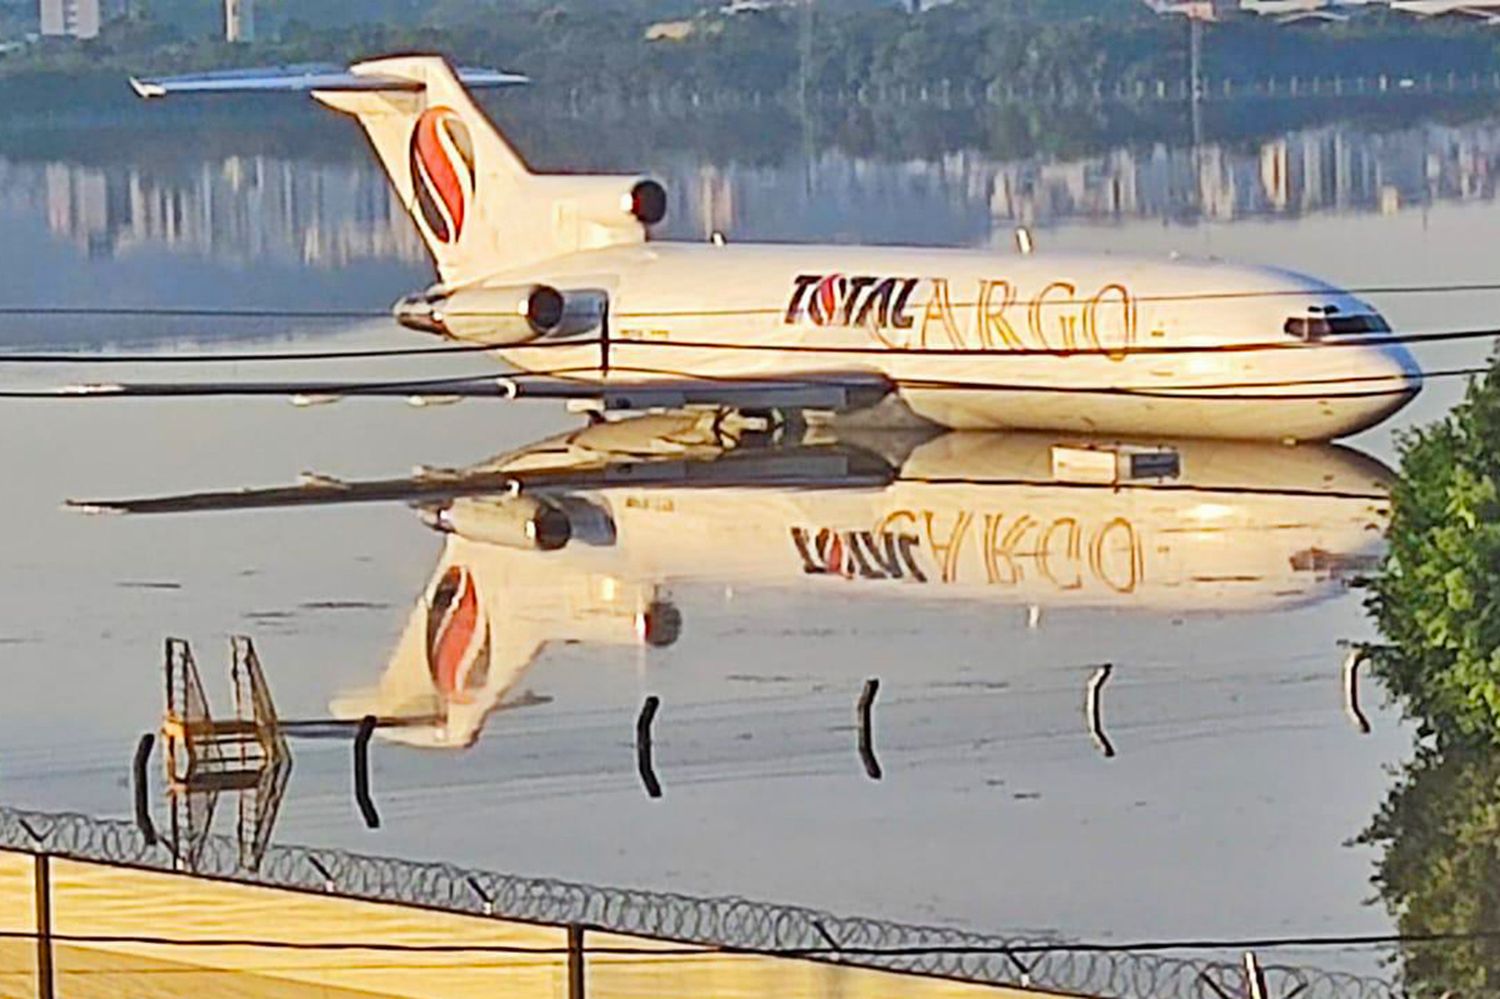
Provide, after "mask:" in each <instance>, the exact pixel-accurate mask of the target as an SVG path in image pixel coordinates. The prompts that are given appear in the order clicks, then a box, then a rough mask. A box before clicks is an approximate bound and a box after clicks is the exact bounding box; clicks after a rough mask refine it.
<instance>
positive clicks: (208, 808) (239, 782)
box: [161, 635, 292, 871]
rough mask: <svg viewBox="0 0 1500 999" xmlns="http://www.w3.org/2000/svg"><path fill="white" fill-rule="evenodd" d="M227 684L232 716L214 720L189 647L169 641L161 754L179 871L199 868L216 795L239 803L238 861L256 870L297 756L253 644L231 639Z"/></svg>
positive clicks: (238, 637) (242, 638)
mask: <svg viewBox="0 0 1500 999" xmlns="http://www.w3.org/2000/svg"><path fill="white" fill-rule="evenodd" d="M229 648H230V682H231V685H232V686H233V688H234V715H233V717H230V718H215V717H214V716H213V714H212V712H211V711H210V710H209V706H208V697H207V695H206V694H205V693H204V690H203V679H202V676H201V675H200V674H199V672H198V664H197V662H196V660H195V659H194V657H193V651H192V647H191V646H190V645H189V644H188V642H187V641H186V640H184V639H181V638H168V639H167V642H166V649H165V665H164V669H165V673H166V695H167V704H166V714H165V716H164V717H163V718H162V724H161V737H162V750H163V752H162V756H163V760H164V764H165V767H166V778H167V793H168V797H169V798H170V814H171V834H170V845H171V848H172V851H173V853H174V854H175V855H176V856H177V857H178V858H179V860H180V862H181V866H184V867H186V868H188V869H189V870H194V869H196V868H197V867H198V863H199V861H200V859H201V858H202V854H203V849H204V847H205V845H206V844H207V842H208V838H209V836H210V835H211V834H212V829H213V819H214V811H215V809H216V807H217V804H218V800H219V795H220V794H223V793H226V792H227V793H231V794H234V795H235V798H236V803H237V811H238V815H237V821H236V837H235V838H236V841H237V842H238V844H239V861H240V864H241V866H243V867H244V868H246V869H247V870H251V871H253V870H256V869H257V868H258V867H259V866H260V863H261V860H262V858H263V857H264V856H265V852H266V847H267V846H268V845H269V843H270V838H271V830H272V828H273V827H274V826H275V822H276V815H277V813H278V811H279V810H280V807H281V800H282V798H283V797H284V796H285V794H286V786H287V781H288V779H289V778H290V776H291V770H292V755H291V750H290V748H289V747H288V746H287V741H286V736H285V735H284V734H283V732H282V729H281V723H280V721H279V719H278V718H277V715H276V707H275V704H274V702H273V701H272V700H271V691H270V687H269V685H268V684H267V683H266V678H265V673H264V672H263V671H262V670H261V666H260V659H259V657H258V656H257V655H256V653H255V643H254V642H253V641H251V640H250V638H249V637H247V636H244V635H235V636H232V637H231V638H230V640H229Z"/></svg>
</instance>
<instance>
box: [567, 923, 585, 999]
mask: <svg viewBox="0 0 1500 999" xmlns="http://www.w3.org/2000/svg"><path fill="white" fill-rule="evenodd" d="M586 992H587V980H586V979H585V977H584V964H583V927H582V926H579V925H578V924H577V923H570V924H569V925H568V999H585V993H586Z"/></svg>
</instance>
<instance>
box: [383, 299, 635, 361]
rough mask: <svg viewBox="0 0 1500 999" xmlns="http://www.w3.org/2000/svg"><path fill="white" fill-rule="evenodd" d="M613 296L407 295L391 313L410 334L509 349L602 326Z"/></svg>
mask: <svg viewBox="0 0 1500 999" xmlns="http://www.w3.org/2000/svg"><path fill="white" fill-rule="evenodd" d="M607 301H608V296H607V295H605V293H604V292H602V291H595V290H590V289H584V290H573V291H566V292H563V291H558V290H557V289H556V288H553V287H551V286H550V285H545V284H521V285H501V286H499V287H493V288H486V287H479V288H460V289H458V290H456V291H446V290H444V289H442V288H441V287H436V288H431V289H429V290H427V291H425V292H422V293H420V294H416V295H408V296H407V297H405V298H403V299H402V300H401V301H399V302H397V303H396V306H395V308H394V309H393V310H392V311H393V313H394V315H395V317H396V321H397V322H399V323H400V324H401V325H402V326H405V327H407V328H408V329H415V330H421V331H423V332H424V333H437V334H439V335H441V336H449V337H453V338H455V339H458V340H470V341H473V342H475V343H489V344H494V345H495V346H497V347H508V346H512V345H515V344H522V343H527V342H529V341H532V340H536V339H539V338H541V337H545V336H552V337H556V336H572V335H574V334H577V333H585V332H588V331H589V330H592V329H594V328H595V327H596V326H598V325H599V322H600V321H601V319H602V317H603V315H604V307H605V305H606V303H607Z"/></svg>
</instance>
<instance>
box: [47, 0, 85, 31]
mask: <svg viewBox="0 0 1500 999" xmlns="http://www.w3.org/2000/svg"><path fill="white" fill-rule="evenodd" d="M41 3H42V8H41V30H42V34H43V35H54V36H55V35H71V36H72V37H74V38H94V37H97V36H98V34H99V0H41Z"/></svg>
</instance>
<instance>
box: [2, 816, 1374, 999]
mask: <svg viewBox="0 0 1500 999" xmlns="http://www.w3.org/2000/svg"><path fill="white" fill-rule="evenodd" d="M0 847H4V848H9V849H13V850H18V851H22V852H27V853H33V854H47V855H49V856H53V857H58V858H62V859H70V860H79V861H87V862H95V863H102V864H108V865H113V866H122V867H129V868H137V869H143V870H151V871H162V872H173V873H188V874H193V875H196V876H199V877H206V878H211V879H214V880H220V881H228V882H235V883H240V884H246V885H251V886H257V887H266V888H278V889H290V890H295V891H306V892H312V893H317V894H325V895H335V896H339V897H345V898H351V899H357V900H362V901H371V902H386V903H397V904H405V905H413V906H418V907H422V908H428V909H436V910H441V911H445V912H452V913H460V914H466V915H472V916H479V917H488V918H496V919H507V920H515V921H520V922H529V923H538V924H548V925H553V926H583V927H585V928H586V929H592V930H597V931H602V932H609V933H617V934H621V935H629V936H638V937H644V938H652V939H655V940H661V941H669V942H672V943H677V944H688V945H695V946H702V947H704V948H706V949H707V950H709V951H713V950H721V951H728V952H743V953H753V954H762V955H767V956H783V957H800V958H812V959H816V960H819V961H823V962H828V963H833V964H839V965H847V966H852V967H862V968H869V969H874V970H883V971H897V972H907V973H913V974H920V975H927V976H934V977H941V978H947V979H954V980H959V981H965V982H973V983H978V984H986V985H1003V986H1010V987H1023V988H1025V987H1030V988H1041V989H1048V990H1053V991H1060V992H1066V993H1071V994H1074V995H1088V996H1107V997H1110V999H1164V997H1183V999H1217V997H1219V996H1222V995H1225V994H1228V995H1231V996H1239V995H1249V994H1250V984H1249V982H1248V979H1247V973H1246V970H1245V969H1244V967H1243V966H1241V965H1240V964H1237V963H1233V962H1230V961H1224V960H1214V959H1189V958H1181V957H1174V956H1169V955H1166V954H1162V953H1156V952H1149V953H1147V952H1140V951H1129V950H1108V949H1102V948H1090V947H1071V948H1070V947H1069V945H1068V944H1067V943H1066V942H1064V941H1061V940H1058V939H1055V938H1054V939H1048V938H1044V937H1024V938H1023V937H1014V938H1011V937H1000V936H995V935H989V934H983V933H977V932H970V931H965V930H960V929H954V928H947V927H931V926H918V925H912V924H906V923H899V922H894V921H889V920H883V919H873V918H865V917H851V916H839V915H834V914H832V913H828V912H823V911H820V910H817V909H812V908H807V907H802V906H793V905H773V904H767V903H762V902H755V901H751V900H748V899H745V898H740V897H734V896H726V897H696V896H691V895H686V894H680V893H674V892H661V891H648V890H641V889H630V888H606V887H599V886H596V885H588V884H582V883H578V882H570V881H564V880H558V879H553V878H536V877H524V876H519V875H512V874H500V873H496V872H492V871H482V870H474V869H468V868H464V867H461V866H459V865H456V864H451V863H432V862H419V861H411V860H403V859H400V858H395V857H380V856H370V855H363V854H355V853H350V852H346V851H343V850H337V849H331V848H317V847H305V846H280V845H278V846H272V847H271V848H270V849H269V850H268V851H267V853H266V855H265V858H264V860H263V861H262V863H261V865H260V868H259V870H258V871H255V872H251V871H248V870H246V869H245V868H244V867H242V866H241V864H240V861H239V850H238V845H237V843H236V842H235V840H234V839H233V838H232V837H229V836H223V835H214V836H211V837H209V839H208V841H207V842H206V843H205V844H204V848H203V850H202V851H201V853H200V854H199V856H198V858H197V861H196V863H195V864H194V865H193V866H192V868H191V869H190V870H189V869H186V868H185V866H184V865H183V864H182V863H181V862H180V860H179V859H178V857H177V856H176V855H174V852H173V849H172V847H171V846H170V844H168V843H166V842H162V841H157V842H155V843H151V842H148V840H147V838H146V837H145V836H144V835H143V834H142V833H141V832H140V830H139V829H137V828H136V827H135V826H134V825H132V824H130V823H128V822H123V821H118V820H110V819H96V818H93V817H90V816H86V815H81V814H77V813H47V812H34V811H23V810H19V809H12V808H0ZM605 949H606V950H612V949H613V948H605ZM641 953H642V955H643V956H647V957H649V955H650V953H651V952H650V950H642V951H641ZM1262 971H1263V973H1264V975H1265V979H1266V983H1267V986H1268V988H1269V990H1270V991H1269V994H1270V995H1272V996H1286V995H1292V994H1296V995H1298V996H1302V997H1307V999H1395V997H1397V996H1399V995H1401V993H1399V992H1398V991H1397V989H1396V987H1395V986H1393V985H1392V984H1391V983H1389V982H1386V981H1383V980H1380V979H1376V978H1369V977H1361V976H1357V975H1353V974H1345V973H1339V972H1330V971H1324V970H1319V969H1312V968H1304V967H1293V966H1288V965H1279V964H1273V965H1264V966H1263V967H1262Z"/></svg>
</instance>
